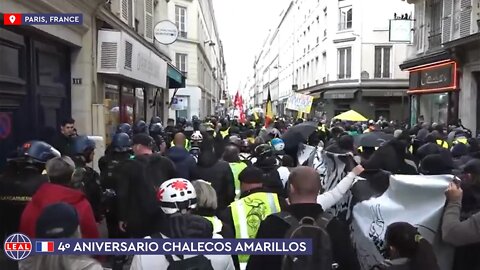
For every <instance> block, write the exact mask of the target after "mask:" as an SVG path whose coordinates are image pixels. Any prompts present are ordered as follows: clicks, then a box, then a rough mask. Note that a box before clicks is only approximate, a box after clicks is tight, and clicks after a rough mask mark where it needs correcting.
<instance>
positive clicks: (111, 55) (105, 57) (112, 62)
mask: <svg viewBox="0 0 480 270" xmlns="http://www.w3.org/2000/svg"><path fill="white" fill-rule="evenodd" d="M100 67H101V68H105V69H108V68H113V69H115V68H117V43H116V42H102V51H101V57H100Z"/></svg>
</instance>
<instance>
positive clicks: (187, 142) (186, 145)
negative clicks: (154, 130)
mask: <svg viewBox="0 0 480 270" xmlns="http://www.w3.org/2000/svg"><path fill="white" fill-rule="evenodd" d="M174 146H175V144H174V143H173V141H172V142H171V143H170V147H174ZM185 149H187V150H190V141H189V140H188V139H185Z"/></svg>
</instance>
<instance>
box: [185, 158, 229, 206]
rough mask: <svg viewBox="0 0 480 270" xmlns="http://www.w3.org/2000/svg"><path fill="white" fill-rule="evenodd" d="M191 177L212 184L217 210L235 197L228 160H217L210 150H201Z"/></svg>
mask: <svg viewBox="0 0 480 270" xmlns="http://www.w3.org/2000/svg"><path fill="white" fill-rule="evenodd" d="M193 179H202V180H205V181H208V182H210V183H211V184H212V187H213V188H214V189H215V191H216V193H217V200H218V208H217V209H218V210H223V209H225V208H227V206H228V205H229V204H230V203H231V202H233V200H234V199H235V184H234V179H233V173H232V170H231V168H230V165H229V164H228V162H225V161H222V160H218V159H217V157H216V156H215V154H214V153H212V152H202V153H200V156H199V157H198V164H197V166H196V169H195V172H194V174H193Z"/></svg>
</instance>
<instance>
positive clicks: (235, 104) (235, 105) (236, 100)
mask: <svg viewBox="0 0 480 270" xmlns="http://www.w3.org/2000/svg"><path fill="white" fill-rule="evenodd" d="M239 99H240V93H239V92H238V90H237V94H235V99H234V100H233V107H235V108H237V107H238V103H239Z"/></svg>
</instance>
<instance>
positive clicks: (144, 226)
mask: <svg viewBox="0 0 480 270" xmlns="http://www.w3.org/2000/svg"><path fill="white" fill-rule="evenodd" d="M115 173H116V179H117V203H118V204H117V209H118V214H119V220H120V221H125V222H127V231H128V233H129V234H130V236H134V237H138V238H140V237H145V236H147V235H149V234H150V233H151V230H152V229H153V228H152V224H151V222H152V218H153V215H154V214H155V213H156V212H157V211H158V207H157V206H158V205H157V204H158V203H157V200H156V188H158V187H159V186H160V185H161V184H162V183H163V182H164V181H166V180H169V179H171V178H174V177H176V172H175V166H174V164H173V163H172V161H170V159H168V158H166V157H162V156H160V155H157V154H153V155H138V156H135V158H134V159H132V160H126V161H124V162H122V163H121V164H120V165H119V166H118V167H117V168H116V172H115Z"/></svg>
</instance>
